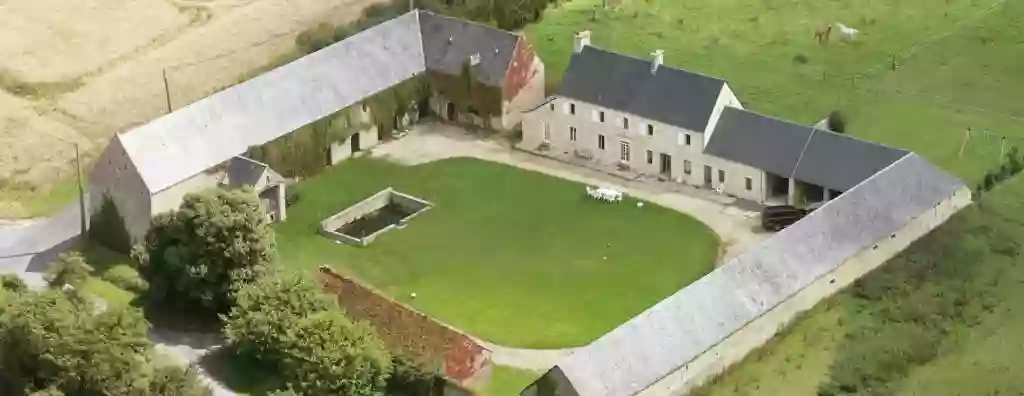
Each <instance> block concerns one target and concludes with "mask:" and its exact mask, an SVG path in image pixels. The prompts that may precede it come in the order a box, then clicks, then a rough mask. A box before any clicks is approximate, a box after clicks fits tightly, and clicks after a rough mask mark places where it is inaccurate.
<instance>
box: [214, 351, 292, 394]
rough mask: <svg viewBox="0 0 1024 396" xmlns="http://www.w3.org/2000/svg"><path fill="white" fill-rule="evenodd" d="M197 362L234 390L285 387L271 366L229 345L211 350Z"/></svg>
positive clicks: (265, 391) (264, 391) (258, 391)
mask: <svg viewBox="0 0 1024 396" xmlns="http://www.w3.org/2000/svg"><path fill="white" fill-rule="evenodd" d="M198 364H199V367H201V368H202V369H203V370H204V371H206V373H207V374H209V375H210V377H211V378H213V379H215V380H216V381H218V382H220V383H221V384H222V385H224V386H225V387H227V388H228V389H231V390H232V391H235V392H240V393H246V394H249V395H252V396H263V395H267V394H269V393H270V392H271V391H274V390H277V389H280V388H283V387H284V380H283V379H282V378H281V377H280V375H279V373H278V370H276V369H275V368H274V367H272V366H271V365H268V364H265V363H263V362H260V361H259V360H258V359H256V358H255V357H254V356H251V355H247V354H244V353H239V352H237V351H236V350H235V349H234V348H231V347H228V346H222V347H217V348H214V349H212V350H210V351H209V352H208V353H207V354H206V355H203V357H202V358H200V359H199V362H198Z"/></svg>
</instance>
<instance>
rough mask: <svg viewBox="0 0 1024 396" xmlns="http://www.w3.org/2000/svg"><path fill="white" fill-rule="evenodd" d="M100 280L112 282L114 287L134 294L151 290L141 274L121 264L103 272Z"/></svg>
mask: <svg viewBox="0 0 1024 396" xmlns="http://www.w3.org/2000/svg"><path fill="white" fill-rule="evenodd" d="M100 278H101V279H103V280H105V281H107V282H110V283H111V284H113V285H114V286H117V287H119V288H122V289H124V290H128V291H130V292H133V293H140V294H141V293H144V292H145V291H146V290H147V289H149V283H146V281H145V280H144V279H142V276H141V275H139V272H138V271H136V270H135V268H132V267H131V266H128V265H125V264H120V265H116V266H114V267H111V268H110V269H108V270H106V271H104V272H103V274H102V275H100Z"/></svg>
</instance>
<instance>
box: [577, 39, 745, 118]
mask: <svg viewBox="0 0 1024 396" xmlns="http://www.w3.org/2000/svg"><path fill="white" fill-rule="evenodd" d="M724 86H725V81H724V80H722V79H719V78H715V77H709V76H705V75H703V74H698V73H694V72H690V71H686V70H682V69H676V68H672V67H669V66H665V65H662V66H660V67H659V68H658V71H657V72H656V73H651V61H650V60H641V59H637V58H633V57H630V56H627V55H622V54H617V53H614V52H609V51H605V50H602V49H598V48H595V47H592V46H586V47H584V48H583V51H582V52H580V53H578V54H573V56H572V59H571V60H570V61H569V67H568V69H566V71H565V77H563V79H562V86H561V88H559V90H558V93H557V95H559V96H564V97H567V98H573V99H577V100H581V101H584V102H587V103H592V104H596V105H599V106H603V107H606V108H610V109H615V110H619V111H623V112H626V113H630V114H635V115H638V116H641V117H644V118H648V119H652V120H655V121H659V122H663V123H666V124H669V125H674V126H678V127H682V128H685V129H688V130H690V131H693V132H704V129H705V128H707V125H708V121H709V119H710V118H711V111H712V110H713V109H714V107H715V102H717V101H718V96H719V94H720V93H721V92H722V88H723V87H724Z"/></svg>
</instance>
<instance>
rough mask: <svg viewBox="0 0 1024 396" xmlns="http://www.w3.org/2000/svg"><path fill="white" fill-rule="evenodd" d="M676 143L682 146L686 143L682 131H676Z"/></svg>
mask: <svg viewBox="0 0 1024 396" xmlns="http://www.w3.org/2000/svg"><path fill="white" fill-rule="evenodd" d="M676 144H678V145H680V146H682V145H684V144H686V134H685V133H683V132H676Z"/></svg>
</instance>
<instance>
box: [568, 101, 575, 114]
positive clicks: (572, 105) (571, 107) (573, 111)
mask: <svg viewBox="0 0 1024 396" xmlns="http://www.w3.org/2000/svg"><path fill="white" fill-rule="evenodd" d="M569 114H572V115H576V104H575V103H569Z"/></svg>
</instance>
